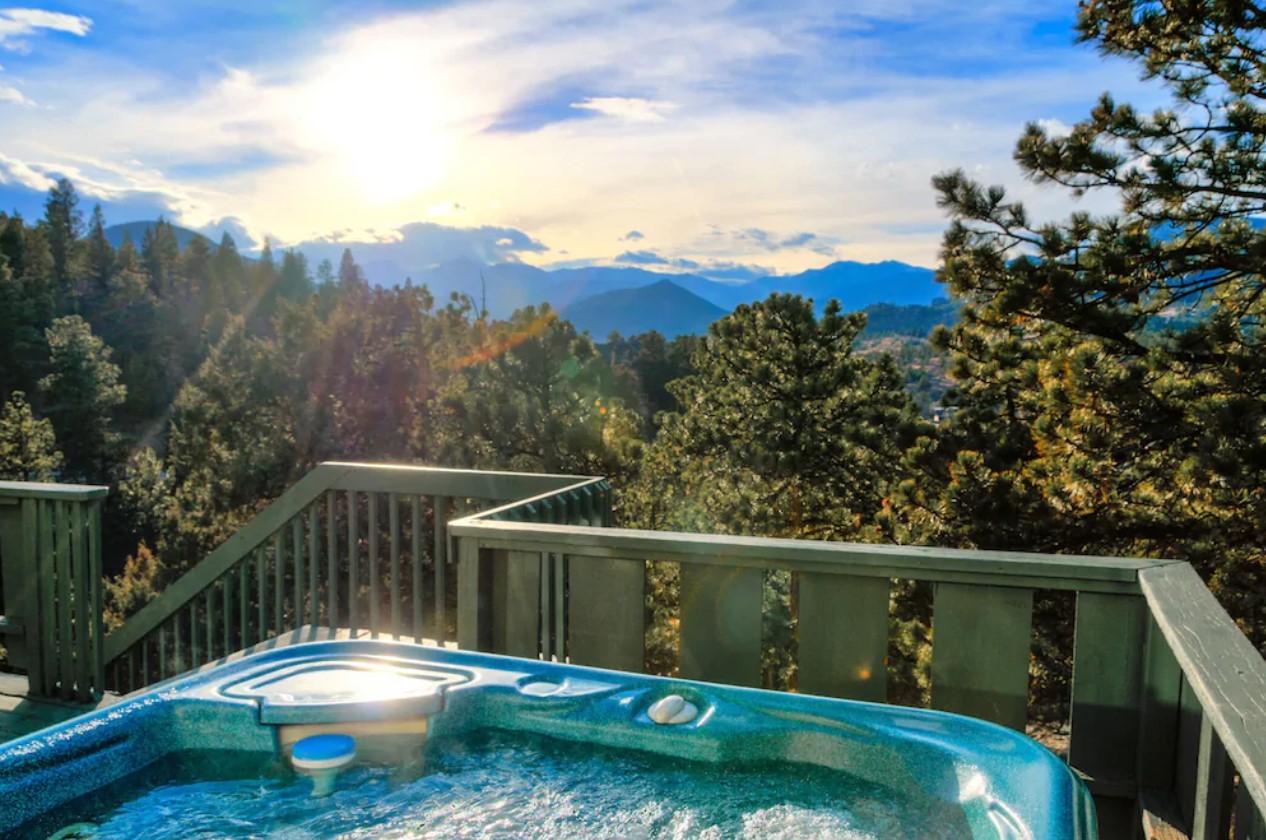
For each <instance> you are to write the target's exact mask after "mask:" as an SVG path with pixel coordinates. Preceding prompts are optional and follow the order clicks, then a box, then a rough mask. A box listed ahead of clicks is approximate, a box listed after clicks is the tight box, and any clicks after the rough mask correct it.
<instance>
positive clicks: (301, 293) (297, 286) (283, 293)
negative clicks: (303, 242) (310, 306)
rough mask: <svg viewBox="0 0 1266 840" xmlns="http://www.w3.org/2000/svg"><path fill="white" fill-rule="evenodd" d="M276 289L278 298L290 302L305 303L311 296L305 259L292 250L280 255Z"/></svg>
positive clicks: (310, 282) (310, 281)
mask: <svg viewBox="0 0 1266 840" xmlns="http://www.w3.org/2000/svg"><path fill="white" fill-rule="evenodd" d="M276 289H277V296H278V297H280V298H285V299H286V300H292V301H306V300H307V299H308V298H309V297H310V296H311V295H312V278H311V277H310V276H308V259H307V257H305V256H304V255H303V254H301V253H299V252H298V251H295V250H293V249H291V250H289V251H286V253H285V254H283V255H282V259H281V273H280V274H279V275H278V277H277V286H276Z"/></svg>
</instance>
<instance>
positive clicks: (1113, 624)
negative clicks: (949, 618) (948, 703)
mask: <svg viewBox="0 0 1266 840" xmlns="http://www.w3.org/2000/svg"><path fill="white" fill-rule="evenodd" d="M935 609H936V608H935V605H933V615H935ZM933 623H934V624H935V619H934V620H933ZM1146 632H1147V603H1146V602H1145V601H1144V600H1143V599H1142V598H1141V597H1138V596H1135V595H1107V594H1103V593H1098V592H1079V593H1077V611H1076V615H1075V621H1074V642H1073V686H1072V704H1071V709H1070V717H1071V719H1070V722H1069V724H1070V733H1069V745H1068V763H1069V764H1071V765H1072V766H1074V767H1076V768H1077V769H1078V770H1080V771H1081V772H1083V773H1085V774H1087V775H1089V776H1091V777H1092V778H1095V779H1098V780H1127V779H1131V778H1132V777H1133V776H1134V773H1135V769H1136V767H1137V761H1138V750H1139V729H1138V719H1139V699H1140V688H1141V686H1142V683H1143V668H1144V665H1145V660H1144V657H1143V647H1144V644H1145V643H1146V635H1145V634H1146ZM932 644H933V652H932V658H933V660H935V658H936V639H935V637H934V638H933V643H932ZM1026 684H1027V673H1026ZM935 690H936V689H935V688H933V691H935ZM1157 736H1158V737H1160V733H1159V732H1158V733H1157Z"/></svg>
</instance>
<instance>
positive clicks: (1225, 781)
mask: <svg viewBox="0 0 1266 840" xmlns="http://www.w3.org/2000/svg"><path fill="white" fill-rule="evenodd" d="M1234 778H1235V768H1234V767H1232V766H1231V762H1230V760H1229V759H1228V758H1227V755H1226V750H1224V749H1223V748H1222V742H1221V741H1220V740H1218V733H1216V732H1214V731H1213V725H1212V724H1211V723H1210V722H1209V719H1208V718H1207V717H1206V718H1205V719H1204V720H1203V721H1202V722H1201V725H1200V751H1199V754H1198V757H1197V763H1196V811H1195V815H1194V817H1193V819H1192V826H1191V840H1226V838H1228V837H1229V836H1230V834H1231V798H1232V795H1233V788H1232V782H1233V780H1234Z"/></svg>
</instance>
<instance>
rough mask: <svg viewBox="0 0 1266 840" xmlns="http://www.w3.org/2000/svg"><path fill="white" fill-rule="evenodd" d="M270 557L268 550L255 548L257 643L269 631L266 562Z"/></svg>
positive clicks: (262, 639)
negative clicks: (257, 615)
mask: <svg viewBox="0 0 1266 840" xmlns="http://www.w3.org/2000/svg"><path fill="white" fill-rule="evenodd" d="M267 559H268V552H267V551H264V550H263V549H262V548H256V549H255V577H256V580H255V590H256V591H255V598H256V601H255V604H256V612H257V613H259V623H258V624H257V625H255V637H254V638H255V643H256V644H259V643H260V642H262V641H264V634H265V633H267V632H268V599H267V597H266V596H267V594H268V592H267V589H268V573H267V572H268V570H267V568H265V564H266V562H267Z"/></svg>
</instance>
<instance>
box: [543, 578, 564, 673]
mask: <svg viewBox="0 0 1266 840" xmlns="http://www.w3.org/2000/svg"><path fill="white" fill-rule="evenodd" d="M553 557H554V657H555V658H556V659H557V660H558V661H559V662H566V661H567V649H566V648H567V624H566V622H567V557H566V555H563V554H555V555H553ZM545 658H546V661H548V660H549V652H548V651H546V652H545Z"/></svg>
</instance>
